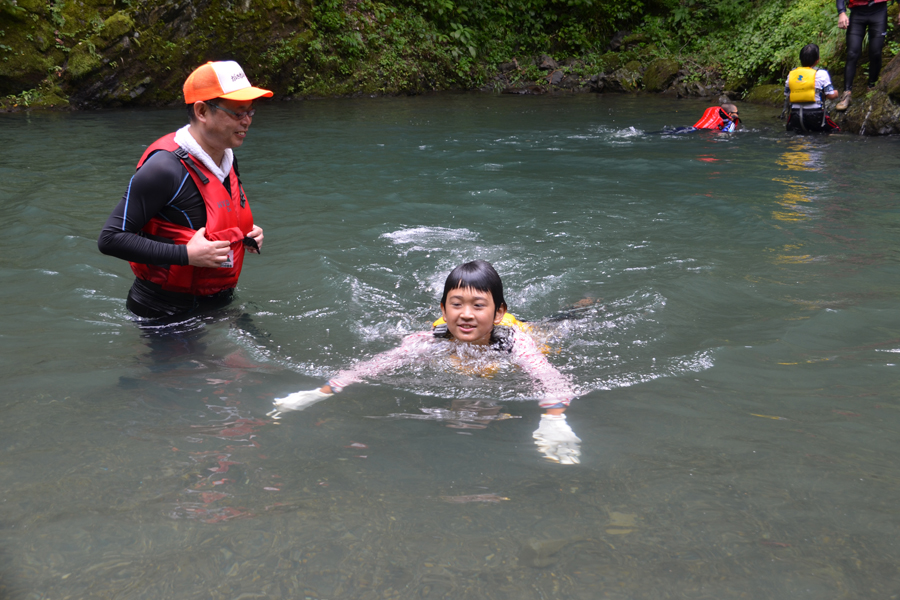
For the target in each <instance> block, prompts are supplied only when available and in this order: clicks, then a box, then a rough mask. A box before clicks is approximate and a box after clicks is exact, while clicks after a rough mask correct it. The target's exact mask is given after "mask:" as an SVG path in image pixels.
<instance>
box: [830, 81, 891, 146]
mask: <svg viewBox="0 0 900 600" xmlns="http://www.w3.org/2000/svg"><path fill="white" fill-rule="evenodd" d="M836 103H837V101H836V100H835V101H831V102H829V103H828V104H827V106H829V107H831V110H829V112H828V114H829V115H831V118H833V119H834V121H835V122H836V123H837V124H838V126H840V128H841V129H842V130H843V131H846V132H848V133H857V134H860V135H891V134H896V133H900V105H898V104H897V103H895V102H894V101H893V100H892V99H891V97H890V96H888V94H887V93H886V92H884V91H881V90H876V91H874V92H871V93H870V94H868V95H866V96H862V97H860V98H857V97H855V96H854V98H853V102H852V103H851V104H850V108H849V109H847V110H846V111H844V112H836V111H835V110H834V109H833V105H834V104H836Z"/></svg>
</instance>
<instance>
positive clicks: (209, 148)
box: [97, 61, 272, 319]
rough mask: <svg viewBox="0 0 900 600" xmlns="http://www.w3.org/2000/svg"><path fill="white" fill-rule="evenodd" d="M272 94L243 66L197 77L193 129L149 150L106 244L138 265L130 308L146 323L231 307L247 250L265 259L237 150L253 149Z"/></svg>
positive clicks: (189, 89) (192, 86)
mask: <svg viewBox="0 0 900 600" xmlns="http://www.w3.org/2000/svg"><path fill="white" fill-rule="evenodd" d="M271 96H272V92H270V91H269V90H264V89H261V88H257V87H253V86H252V85H250V82H249V81H248V80H247V76H246V75H245V74H244V71H243V69H241V67H240V65H238V64H237V63H236V62H234V61H220V62H209V63H206V64H205V65H203V66H201V67H198V68H197V69H195V70H194V71H193V72H192V73H191V74H190V75H189V76H188V78H187V80H186V81H185V83H184V101H185V103H186V104H187V109H188V117H189V119H190V122H189V123H188V125H185V126H184V127H182V128H181V129H179V130H178V131H176V132H174V133H170V134H168V135H166V136H163V137H162V138H160V139H158V140H157V141H156V142H154V143H153V144H151V145H150V147H149V148H147V150H146V151H145V152H144V155H143V156H142V157H141V159H140V161H139V162H138V165H137V172H136V173H135V174H134V176H133V177H132V178H131V181H130V182H129V184H128V188H127V190H126V192H125V195H124V196H123V197H122V199H121V201H120V202H119V204H118V205H117V206H116V208H115V210H113V212H112V214H111V215H110V216H109V218H108V219H107V221H106V224H105V225H104V227H103V230H102V231H101V233H100V237H99V239H98V241H97V244H98V247H99V249H100V251H101V252H102V253H103V254H108V255H110V256H115V257H117V258H121V259H123V260H127V261H129V263H130V264H131V269H132V271H133V272H134V274H135V276H136V279H135V281H134V284H133V285H132V286H131V290H130V291H129V292H128V300H127V302H126V306H127V307H128V309H129V310H130V311H131V312H132V313H134V314H135V315H136V316H138V317H141V318H150V319H154V318H164V317H172V316H179V315H184V314H186V313H189V312H191V311H193V310H195V309H197V308H200V307H215V306H223V305H224V304H227V303H228V302H229V301H230V300H231V297H232V295H233V291H234V288H235V286H236V285H237V281H238V277H239V276H240V272H241V267H242V265H243V259H244V252H245V248H246V249H247V250H249V251H250V252H255V253H259V251H260V248H261V247H262V243H263V230H262V229H261V228H260V227H259V226H258V225H256V224H255V223H254V222H253V214H252V213H251V211H250V204H249V203H248V201H247V197H246V194H245V193H244V189H243V187H242V185H241V182H240V173H239V171H238V166H237V160H236V157H235V156H234V153H233V149H234V148H238V147H239V146H241V144H243V143H244V139H245V137H246V135H247V130H248V129H249V128H250V124H251V122H252V120H253V115H254V113H255V112H256V110H255V109H254V108H253V101H254V100H256V99H258V98H269V97H271Z"/></svg>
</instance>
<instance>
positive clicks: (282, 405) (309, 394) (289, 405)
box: [269, 386, 333, 419]
mask: <svg viewBox="0 0 900 600" xmlns="http://www.w3.org/2000/svg"><path fill="white" fill-rule="evenodd" d="M325 388H328V389H329V390H330V389H331V388H329V387H328V386H323V387H321V388H319V389H317V390H306V391H304V392H294V393H293V394H289V395H287V396H285V397H284V398H276V399H275V410H273V411H271V412H270V413H269V415H271V416H272V417H274V418H276V419H277V418H278V417H279V415H280V414H281V413H283V412H287V411H289V410H303V409H305V408H309V407H310V406H312V405H313V404H315V403H317V402H321V401H322V400H324V399H326V398H330V397H331V396H332V395H333V394H332V393H331V392H330V391H329V392H324V391H322V390H324V389H325Z"/></svg>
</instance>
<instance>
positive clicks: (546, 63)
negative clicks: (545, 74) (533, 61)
mask: <svg viewBox="0 0 900 600" xmlns="http://www.w3.org/2000/svg"><path fill="white" fill-rule="evenodd" d="M537 67H538V69H540V70H541V71H554V70H556V69H558V68H559V63H557V62H556V61H555V60H553V57H552V56H547V55H546V54H544V55H542V56H541V58H540V60H539V61H538V62H537Z"/></svg>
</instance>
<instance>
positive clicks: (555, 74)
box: [547, 69, 565, 85]
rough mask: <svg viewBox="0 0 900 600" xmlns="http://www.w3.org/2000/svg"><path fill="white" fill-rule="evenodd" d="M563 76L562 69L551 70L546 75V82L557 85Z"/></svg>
mask: <svg viewBox="0 0 900 600" xmlns="http://www.w3.org/2000/svg"><path fill="white" fill-rule="evenodd" d="M564 76H565V75H564V74H563V72H562V70H560V69H556V70H555V71H551V72H550V74H549V75H547V82H548V83H549V84H550V85H559V82H560V81H562V80H563V77H564Z"/></svg>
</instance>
